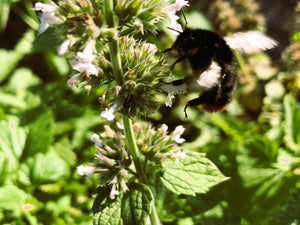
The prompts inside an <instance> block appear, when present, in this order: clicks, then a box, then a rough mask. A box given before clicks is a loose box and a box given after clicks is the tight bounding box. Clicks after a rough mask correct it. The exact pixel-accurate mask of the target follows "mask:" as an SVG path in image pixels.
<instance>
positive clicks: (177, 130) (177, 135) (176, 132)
mask: <svg viewBox="0 0 300 225" xmlns="http://www.w3.org/2000/svg"><path fill="white" fill-rule="evenodd" d="M184 130H185V128H184V127H183V126H182V125H180V126H177V127H176V128H175V130H174V131H173V134H172V139H173V140H174V141H175V142H177V143H179V144H181V143H183V142H184V141H185V139H184V138H181V137H180V136H181V135H182V134H183V132H184Z"/></svg>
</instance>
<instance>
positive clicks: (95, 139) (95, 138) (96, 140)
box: [91, 134, 102, 147]
mask: <svg viewBox="0 0 300 225" xmlns="http://www.w3.org/2000/svg"><path fill="white" fill-rule="evenodd" d="M91 141H92V142H94V143H95V146H98V147H101V146H102V141H101V140H100V137H99V135H98V134H93V135H92V136H91Z"/></svg>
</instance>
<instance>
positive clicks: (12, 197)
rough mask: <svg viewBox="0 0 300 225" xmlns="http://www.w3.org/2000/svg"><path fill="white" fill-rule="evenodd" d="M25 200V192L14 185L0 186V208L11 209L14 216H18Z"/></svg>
mask: <svg viewBox="0 0 300 225" xmlns="http://www.w3.org/2000/svg"><path fill="white" fill-rule="evenodd" d="M25 200H26V193H25V192H24V191H23V190H21V189H19V188H18V187H16V186H14V185H6V186H3V187H0V209H2V210H11V211H12V212H13V214H15V216H18V215H19V214H20V209H21V208H22V206H23V205H24V204H25ZM2 210H0V211H2Z"/></svg>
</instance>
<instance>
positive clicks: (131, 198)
mask: <svg viewBox="0 0 300 225" xmlns="http://www.w3.org/2000/svg"><path fill="white" fill-rule="evenodd" d="M152 200H153V196H152V193H151V190H150V188H149V187H148V186H146V185H144V184H138V183H133V184H131V185H130V186H129V191H127V192H126V193H125V194H124V197H123V200H122V207H121V216H122V219H123V222H124V225H132V224H139V225H143V224H146V222H147V217H148V215H149V213H150V208H151V202H152Z"/></svg>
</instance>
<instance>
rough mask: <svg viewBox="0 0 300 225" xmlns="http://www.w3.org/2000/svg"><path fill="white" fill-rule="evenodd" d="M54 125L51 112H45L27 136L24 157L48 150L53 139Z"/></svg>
mask: <svg viewBox="0 0 300 225" xmlns="http://www.w3.org/2000/svg"><path fill="white" fill-rule="evenodd" d="M53 124H54V119H53V114H52V112H51V111H48V112H45V113H44V114H42V115H40V117H38V118H37V120H36V121H34V123H33V124H32V125H31V127H30V130H29V133H28V136H27V141H26V145H25V154H24V157H27V156H33V155H34V154H36V153H39V152H46V151H47V150H48V148H49V146H50V143H51V142H52V139H53Z"/></svg>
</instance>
